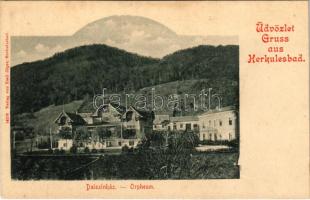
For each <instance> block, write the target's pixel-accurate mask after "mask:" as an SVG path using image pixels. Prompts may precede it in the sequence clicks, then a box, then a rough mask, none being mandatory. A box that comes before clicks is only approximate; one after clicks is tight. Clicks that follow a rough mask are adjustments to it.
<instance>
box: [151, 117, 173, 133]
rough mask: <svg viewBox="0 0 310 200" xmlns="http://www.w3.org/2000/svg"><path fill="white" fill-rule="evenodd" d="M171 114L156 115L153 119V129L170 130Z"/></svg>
mask: <svg viewBox="0 0 310 200" xmlns="http://www.w3.org/2000/svg"><path fill="white" fill-rule="evenodd" d="M169 120H170V118H169V115H155V119H154V121H153V130H155V131H166V130H168V124H169Z"/></svg>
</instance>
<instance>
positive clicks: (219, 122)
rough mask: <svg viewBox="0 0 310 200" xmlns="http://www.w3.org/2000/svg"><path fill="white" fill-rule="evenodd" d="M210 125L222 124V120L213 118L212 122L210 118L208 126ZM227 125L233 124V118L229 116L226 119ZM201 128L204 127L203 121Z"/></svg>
mask: <svg viewBox="0 0 310 200" xmlns="http://www.w3.org/2000/svg"><path fill="white" fill-rule="evenodd" d="M212 125H213V127H217V126H223V121H222V120H213V123H212V120H209V123H208V127H212ZM228 125H229V126H232V125H233V120H232V119H231V118H229V119H228ZM202 128H206V125H205V123H204V122H203V124H202Z"/></svg>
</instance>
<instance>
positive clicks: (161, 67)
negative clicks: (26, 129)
mask: <svg viewBox="0 0 310 200" xmlns="http://www.w3.org/2000/svg"><path fill="white" fill-rule="evenodd" d="M200 79H205V81H204V82H200V83H199V84H200V85H201V86H200V87H201V88H205V87H212V88H214V89H217V91H218V92H219V93H220V94H221V95H222V96H223V103H224V105H233V104H238V79H239V47H238V46H235V45H230V46H217V47H214V46H198V47H194V48H190V49H184V50H181V51H177V52H175V53H173V54H170V55H167V56H165V57H164V58H162V59H154V58H150V57H144V56H139V55H137V54H133V53H128V52H126V51H124V50H120V49H117V48H113V47H109V46H107V45H88V46H81V47H76V48H73V49H69V50H66V51H64V52H61V53H57V54H56V55H54V56H53V57H50V58H48V59H45V60H41V61H36V62H31V63H24V64H21V65H17V66H15V67H13V68H11V104H12V105H11V108H12V109H11V111H12V114H13V115H14V114H20V113H25V112H35V111H38V110H40V109H42V108H44V107H46V106H49V105H53V104H55V105H61V104H66V103H69V102H72V101H74V100H81V99H89V97H91V96H93V95H94V94H100V93H101V92H102V88H107V90H108V91H109V92H110V93H112V92H113V93H120V92H122V93H124V92H138V91H139V89H141V88H144V87H150V86H154V85H159V84H164V83H169V82H173V81H184V80H200ZM199 84H198V85H199ZM178 87H180V88H182V82H180V85H179V86H178ZM195 87H198V86H197V85H196V86H195ZM189 90H192V89H189Z"/></svg>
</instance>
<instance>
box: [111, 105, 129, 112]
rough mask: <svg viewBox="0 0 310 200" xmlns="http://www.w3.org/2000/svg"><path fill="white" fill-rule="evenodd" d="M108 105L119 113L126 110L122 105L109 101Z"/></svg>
mask: <svg viewBox="0 0 310 200" xmlns="http://www.w3.org/2000/svg"><path fill="white" fill-rule="evenodd" d="M110 105H111V106H112V107H113V108H115V109H116V110H117V111H118V112H119V113H121V114H124V113H125V112H126V107H125V106H122V105H118V104H116V103H110Z"/></svg>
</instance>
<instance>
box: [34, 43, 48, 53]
mask: <svg viewBox="0 0 310 200" xmlns="http://www.w3.org/2000/svg"><path fill="white" fill-rule="evenodd" d="M34 49H35V50H36V51H37V52H40V53H44V52H48V51H49V50H50V48H49V47H48V46H45V45H44V44H41V43H39V44H37V45H36V46H35V47H34Z"/></svg>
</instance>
